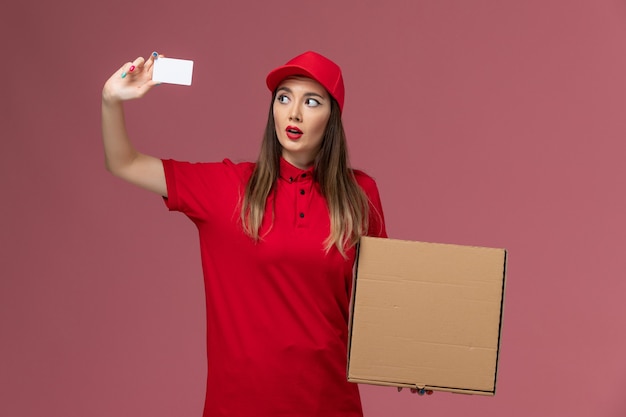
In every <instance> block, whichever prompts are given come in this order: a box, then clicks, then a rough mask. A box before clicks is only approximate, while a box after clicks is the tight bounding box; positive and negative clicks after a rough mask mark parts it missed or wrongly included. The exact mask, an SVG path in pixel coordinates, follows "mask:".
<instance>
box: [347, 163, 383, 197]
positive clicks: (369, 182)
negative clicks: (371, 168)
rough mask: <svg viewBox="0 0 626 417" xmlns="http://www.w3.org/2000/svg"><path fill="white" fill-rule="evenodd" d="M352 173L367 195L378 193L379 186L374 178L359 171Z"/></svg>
mask: <svg viewBox="0 0 626 417" xmlns="http://www.w3.org/2000/svg"><path fill="white" fill-rule="evenodd" d="M352 172H353V173H354V179H355V180H356V182H357V184H359V186H360V187H361V188H362V189H363V191H365V193H366V194H368V195H369V194H371V193H372V192H375V193H378V186H377V185H376V180H374V178H372V177H371V176H370V175H368V174H366V173H365V172H363V171H361V170H359V169H353V170H352Z"/></svg>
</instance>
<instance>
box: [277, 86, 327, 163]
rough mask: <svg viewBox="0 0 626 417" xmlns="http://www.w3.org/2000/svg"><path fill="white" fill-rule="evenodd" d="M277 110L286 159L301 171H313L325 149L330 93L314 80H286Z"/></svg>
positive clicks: (279, 89) (279, 132)
mask: <svg viewBox="0 0 626 417" xmlns="http://www.w3.org/2000/svg"><path fill="white" fill-rule="evenodd" d="M273 106H274V125H275V128H276V136H278V141H279V142H280V145H281V146H282V156H283V158H285V160H286V161H287V162H289V163H290V164H292V165H294V166H297V167H299V168H302V169H306V168H308V167H310V166H311V165H312V164H313V161H314V160H315V156H316V155H317V153H318V151H319V149H320V147H321V145H322V139H323V136H324V130H325V129H326V124H327V123H328V119H329V117H330V107H331V99H330V96H329V95H328V92H326V89H325V88H324V87H322V85H321V84H320V83H318V82H317V81H315V80H313V79H311V78H305V77H290V78H286V79H285V80H283V81H282V82H281V83H280V84H279V86H278V88H277V90H276V99H275V100H274V104H273Z"/></svg>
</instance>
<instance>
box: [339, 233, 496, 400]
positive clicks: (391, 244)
mask: <svg viewBox="0 0 626 417" xmlns="http://www.w3.org/2000/svg"><path fill="white" fill-rule="evenodd" d="M506 255H507V253H506V250H504V249H492V248H481V247H473V246H460V245H448V244H438V243H424V242H410V241H403V240H394V239H382V238H371V237H364V238H362V239H361V243H360V247H359V254H358V259H357V263H356V274H355V284H354V292H353V299H352V311H351V320H350V343H349V348H348V380H349V381H351V382H355V383H366V384H376V385H389V386H397V387H411V388H420V389H421V388H424V389H426V390H438V391H450V392H458V393H465V394H482V395H494V394H495V390H496V375H497V367H498V352H499V346H500V330H501V325H502V307H503V300H504V277H505V271H506V269H505V264H506Z"/></svg>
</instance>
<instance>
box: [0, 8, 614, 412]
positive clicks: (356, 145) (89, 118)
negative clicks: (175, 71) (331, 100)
mask: <svg viewBox="0 0 626 417" xmlns="http://www.w3.org/2000/svg"><path fill="white" fill-rule="evenodd" d="M9 4H10V6H9ZM0 8H1V10H0V16H1V17H0V20H1V21H0V31H1V33H0V34H1V35H2V39H3V42H2V44H3V47H2V53H3V63H2V69H0V71H1V72H2V80H3V87H2V90H1V91H2V92H1V93H0V94H1V95H2V100H0V106H1V108H0V122H1V127H2V130H1V132H2V134H1V139H0V156H1V158H2V162H1V164H0V190H2V195H3V202H2V204H1V205H0V222H2V223H1V224H0V230H1V232H0V245H1V251H0V262H1V267H2V269H1V271H2V272H1V279H0V337H1V342H0V417H34V416H37V417H40V416H41V417H56V416H59V417H78V416H81V417H82V416H92V417H98V416H103V417H104V416H117V417H125V416H129V417H130V416H152V417H161V416H163V417H165V416H199V415H200V412H201V407H202V402H203V399H204V398H203V390H204V377H205V368H204V366H205V359H204V340H203V337H204V329H203V326H204V305H203V302H204V299H203V294H202V281H201V271H200V263H199V255H198V253H199V250H198V247H197V242H196V235H195V230H194V228H193V226H192V224H191V222H189V221H188V220H187V219H185V218H184V217H183V216H182V215H179V214H169V213H168V212H167V211H166V209H165V208H164V206H163V205H162V203H161V202H160V201H159V198H158V197H155V196H153V195H151V194H149V193H147V192H142V191H139V190H136V189H134V188H133V187H131V186H130V185H127V184H124V183H122V182H121V181H120V180H118V179H115V178H113V177H112V176H110V175H109V174H108V173H107V172H106V171H105V169H104V165H103V156H102V149H101V144H100V132H99V129H100V121H99V112H100V91H101V88H102V85H103V83H104V81H105V80H106V78H108V76H109V75H110V74H111V73H112V72H113V71H115V70H116V69H117V68H118V67H119V66H120V65H121V64H122V63H124V62H125V61H127V60H130V59H133V58H135V57H136V56H137V55H144V56H147V55H148V54H149V53H151V52H152V51H153V50H158V51H159V52H161V53H164V54H166V55H168V56H171V57H178V58H189V59H194V60H195V73H194V83H193V86H192V87H190V88H187V87H177V86H168V85H165V86H161V87H158V89H157V90H155V91H153V92H152V93H151V94H150V95H149V96H148V97H147V98H145V99H144V100H142V101H140V102H133V103H130V104H129V105H128V106H127V109H128V125H129V129H130V131H131V133H132V135H133V137H134V140H135V143H136V145H137V146H138V147H139V148H140V149H141V150H143V151H145V152H148V153H151V154H153V155H155V156H160V157H173V158H178V159H185V160H194V161H197V160H219V159H222V158H223V157H231V158H232V159H235V160H249V159H253V158H254V157H255V156H256V154H257V149H258V146H259V139H260V136H261V132H262V130H263V123H264V120H265V115H266V111H267V106H268V104H269V103H268V101H269V93H268V92H267V91H266V89H265V86H264V77H265V74H266V73H267V71H268V70H270V69H271V68H273V67H274V66H276V65H277V64H280V63H283V62H284V61H286V60H287V59H288V58H290V57H291V56H293V55H295V54H297V53H300V52H303V51H304V50H307V49H314V50H318V51H320V52H322V53H324V54H326V55H328V56H330V57H331V58H333V59H335V60H336V61H338V62H339V63H340V64H341V65H342V67H343V69H344V73H345V78H346V87H347V99H346V110H345V124H346V129H347V133H348V139H349V143H350V149H351V156H352V162H353V165H354V166H355V167H359V168H362V169H364V170H366V171H367V172H368V173H370V174H371V175H372V176H374V177H375V178H376V179H377V181H378V185H379V187H380V192H381V195H382V198H383V204H384V208H385V211H386V217H387V224H388V231H389V234H390V236H391V237H394V238H401V239H411V240H422V241H432V242H447V243H458V244H470V245H480V246H491V247H505V248H507V249H508V250H509V252H510V258H509V260H510V263H509V269H508V282H507V288H506V305H505V316H504V328H503V334H502V348H501V356H500V369H499V370H500V373H499V377H498V389H497V394H496V396H495V397H493V398H491V397H476V396H464V395H455V394H448V393H436V394H435V395H433V396H430V397H418V396H415V395H410V394H409V393H408V392H406V391H404V392H402V393H397V392H395V390H394V389H391V388H383V387H374V386H363V387H362V396H363V402H364V407H365V416H366V417H386V416H398V417H402V416H415V415H424V416H451V415H469V416H478V415H480V416H509V417H516V416H569V417H577V416H612V417H617V416H624V415H626V395H625V394H624V391H625V390H626V359H625V354H624V352H626V331H625V329H626V308H625V307H624V301H623V298H624V295H625V294H626V280H624V271H625V270H626V264H625V262H626V256H624V254H623V252H624V249H625V247H626V239H625V226H626V222H625V221H624V214H625V213H626V195H625V185H626V184H625V182H626V181H625V179H626V169H625V164H624V153H625V150H626V145H625V143H626V81H625V80H626V77H625V75H626V53H625V51H626V3H625V2H624V1H621V0H620V1H610V0H603V1H601V0H587V1H566V0H563V1H556V0H527V1H499V0H476V1H452V0H438V1H434V0H431V1H425V0H414V1H400V0H387V1H384V2H383V1H374V0H367V1H337V0H322V1H316V2H294V1H289V2H288V1H279V0H272V1H248V2H237V1H232V2H207V1H188V0H179V1H174V2H166V1H162V0H157V1H152V2H147V1H141V0H137V1H120V0H109V1H106V2H89V1H78V0H65V1H61V2H37V3H36V6H35V3H32V4H31V3H30V2H3V4H2V6H0ZM252 319H253V318H251V320H252ZM302 383H303V384H306V376H303V380H302ZM250 384H254V380H250ZM241 388H242V390H245V389H246V387H241Z"/></svg>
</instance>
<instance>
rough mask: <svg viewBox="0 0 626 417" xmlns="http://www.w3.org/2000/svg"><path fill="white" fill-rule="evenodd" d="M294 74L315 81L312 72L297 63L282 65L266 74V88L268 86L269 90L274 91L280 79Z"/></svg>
mask: <svg viewBox="0 0 626 417" xmlns="http://www.w3.org/2000/svg"><path fill="white" fill-rule="evenodd" d="M296 75H301V76H303V77H308V78H312V79H314V80H316V81H317V79H316V78H315V77H314V76H313V74H311V73H310V72H309V71H307V70H306V69H304V68H302V67H300V66H298V65H283V66H282V67H278V68H276V69H275V70H273V71H272V72H270V73H269V74H268V75H267V78H266V79H265V82H266V84H267V88H269V89H270V91H271V92H274V91H276V89H277V88H278V85H279V84H280V83H281V81H282V80H284V79H285V78H288V77H293V76H296ZM318 82H319V81H318Z"/></svg>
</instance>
